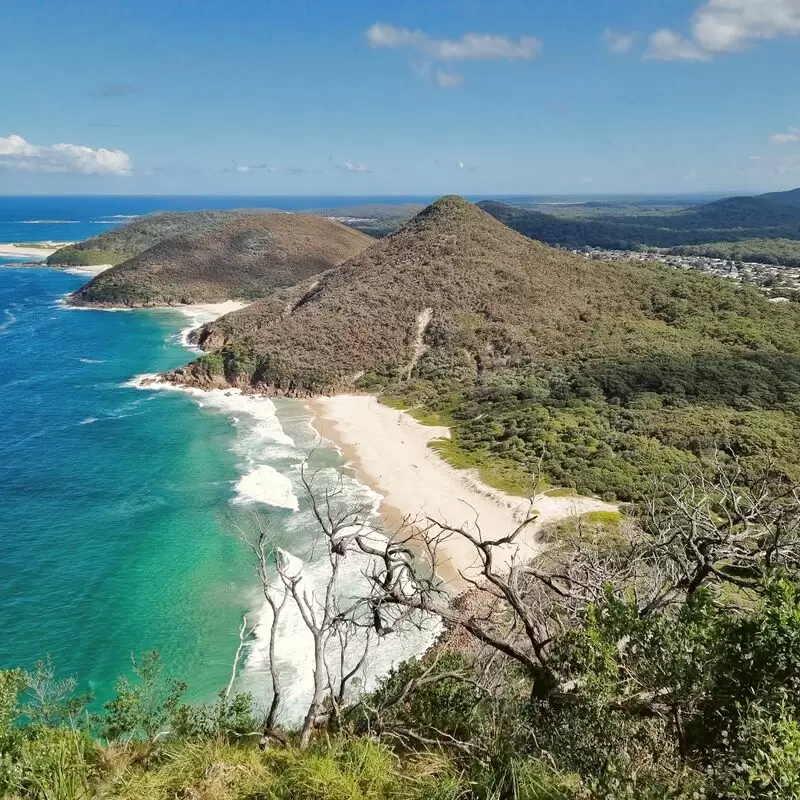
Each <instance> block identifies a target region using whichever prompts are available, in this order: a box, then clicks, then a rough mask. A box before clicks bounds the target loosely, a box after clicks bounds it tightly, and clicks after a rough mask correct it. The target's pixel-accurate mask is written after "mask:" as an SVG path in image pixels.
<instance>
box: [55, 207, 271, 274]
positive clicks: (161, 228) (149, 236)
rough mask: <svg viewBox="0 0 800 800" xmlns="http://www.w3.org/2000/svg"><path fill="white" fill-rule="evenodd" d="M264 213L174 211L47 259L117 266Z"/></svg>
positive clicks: (137, 221) (65, 263)
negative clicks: (166, 243)
mask: <svg viewBox="0 0 800 800" xmlns="http://www.w3.org/2000/svg"><path fill="white" fill-rule="evenodd" d="M258 213H267V212H266V211H258V210H255V211H175V212H166V213H163V214H147V215H146V216H143V217H139V218H138V219H134V220H132V221H130V222H127V223H126V224H124V225H121V226H120V227H118V228H113V229H112V230H110V231H106V232H105V233H102V234H100V235H99V236H93V237H92V238H90V239H86V241H83V242H76V243H75V244H71V245H68V246H67V247H62V248H61V249H60V250H57V251H56V252H55V253H53V255H51V256H50V257H49V258H48V259H47V263H48V264H49V265H51V266H93V265H96V264H119V263H121V262H123V261H126V260H127V259H129V258H132V257H133V256H136V255H138V254H139V253H142V252H144V251H145V250H147V249H148V248H150V247H152V246H153V245H155V244H158V243H159V242H160V241H162V240H163V239H167V238H169V237H171V236H178V235H180V234H184V233H194V232H199V231H211V230H214V229H215V228H218V227H219V226H221V225H225V224H226V223H228V222H230V221H231V220H234V219H239V218H244V217H251V216H253V215H254V214H258Z"/></svg>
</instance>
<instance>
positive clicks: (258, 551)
mask: <svg viewBox="0 0 800 800" xmlns="http://www.w3.org/2000/svg"><path fill="white" fill-rule="evenodd" d="M250 519H251V523H252V524H251V526H250V527H245V526H242V525H237V526H236V530H237V532H238V535H239V538H240V539H241V540H242V541H243V542H244V543H245V544H246V545H247V546H248V547H249V548H250V551H251V553H252V554H253V556H254V559H255V560H254V562H253V566H254V567H255V571H256V574H257V575H258V579H259V583H260V585H261V591H262V594H263V596H264V599H265V600H266V602H267V604H268V605H269V607H270V611H271V612H272V618H271V620H270V636H269V645H268V652H267V663H268V666H269V673H270V682H271V688H272V700H271V702H270V707H269V711H268V712H267V714H266V717H265V719H264V726H263V733H264V737H265V739H268V738H270V737H272V736H273V735H274V733H275V729H276V726H277V721H278V714H279V712H280V706H281V700H282V697H283V692H282V683H281V676H280V672H279V671H278V667H277V662H276V658H275V652H276V642H277V639H278V627H279V625H280V620H281V615H282V613H283V610H284V607H285V606H286V601H287V599H288V596H289V595H288V592H287V589H286V584H285V583H284V581H283V580H276V576H275V575H274V574H273V571H272V564H273V563H276V552H275V548H274V547H273V545H272V543H271V540H270V537H269V531H268V528H267V526H266V524H265V523H264V521H263V520H262V518H261V517H260V516H258V514H253V515H252V516H251V518H250ZM244 625H245V623H244V622H243V628H244ZM240 643H241V632H240ZM240 649H241V644H240ZM239 657H240V651H237V663H238V658H239ZM235 669H236V668H235V666H234V673H235ZM231 683H233V677H232V678H231Z"/></svg>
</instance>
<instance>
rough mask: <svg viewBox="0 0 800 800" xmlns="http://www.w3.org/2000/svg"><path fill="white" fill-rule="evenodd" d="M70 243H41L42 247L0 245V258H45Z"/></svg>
mask: <svg viewBox="0 0 800 800" xmlns="http://www.w3.org/2000/svg"><path fill="white" fill-rule="evenodd" d="M68 244H72V242H42V247H25V246H24V245H19V244H0V256H31V257H33V258H37V257H39V258H47V257H48V256H51V255H53V253H55V252H56V250H58V249H60V248H62V247H65V246H66V245H68Z"/></svg>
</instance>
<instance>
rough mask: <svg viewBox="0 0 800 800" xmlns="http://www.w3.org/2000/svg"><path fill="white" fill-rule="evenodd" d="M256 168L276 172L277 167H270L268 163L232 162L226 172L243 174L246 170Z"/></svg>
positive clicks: (250, 170) (254, 169)
mask: <svg viewBox="0 0 800 800" xmlns="http://www.w3.org/2000/svg"><path fill="white" fill-rule="evenodd" d="M257 170H267V172H277V171H278V168H277V167H271V166H270V165H269V164H236V163H234V165H233V168H232V170H226V171H227V172H230V171H233V172H239V173H241V174H243V175H246V174H247V173H248V172H255V171H257Z"/></svg>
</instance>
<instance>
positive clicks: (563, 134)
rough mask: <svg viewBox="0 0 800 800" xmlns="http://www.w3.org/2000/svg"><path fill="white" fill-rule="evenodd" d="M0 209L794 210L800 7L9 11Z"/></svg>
mask: <svg viewBox="0 0 800 800" xmlns="http://www.w3.org/2000/svg"><path fill="white" fill-rule="evenodd" d="M0 32H2V35H0V55H2V63H3V73H4V74H3V77H2V79H0V194H21V193H24V194H56V193H59V194H60V193H64V194H79V193H80V194H237V195H246V194H251V195H270V194H272V195H277V194H284V195H285V194H301V195H310V194H340V195H341V194H353V195H371V194H375V195H378V194H441V193H445V192H458V193H462V194H469V195H478V194H486V195H488V194H495V195H502V194H604V193H647V194H652V193H678V194H686V193H700V192H706V191H708V192H739V193H753V192H758V191H768V190H778V189H789V188H794V187H796V186H800V79H798V77H797V76H798V75H800V0H391V2H386V0H381V1H379V0H136V2H131V0H69V1H68V2H64V0H0Z"/></svg>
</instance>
